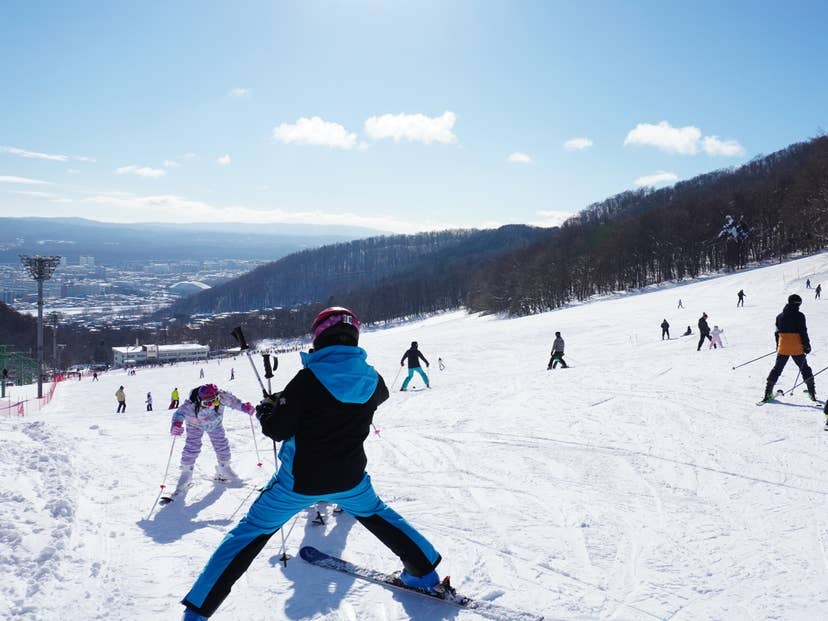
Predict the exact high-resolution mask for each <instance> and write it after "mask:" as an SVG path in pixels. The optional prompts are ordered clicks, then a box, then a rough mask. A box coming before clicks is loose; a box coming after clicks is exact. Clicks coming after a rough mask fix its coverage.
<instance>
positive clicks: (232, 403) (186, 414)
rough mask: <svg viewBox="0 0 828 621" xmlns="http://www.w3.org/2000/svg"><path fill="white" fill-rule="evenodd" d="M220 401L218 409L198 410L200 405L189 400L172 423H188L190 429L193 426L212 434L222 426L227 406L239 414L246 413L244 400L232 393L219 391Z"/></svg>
mask: <svg viewBox="0 0 828 621" xmlns="http://www.w3.org/2000/svg"><path fill="white" fill-rule="evenodd" d="M219 401H220V405H219V406H218V407H217V408H216V407H212V408H203V407H201V406H200V405H199V407H198V409H196V405H198V404H196V403H193V402H192V401H190V400H189V399H187V400H186V401H185V402H184V403H183V404H182V405H181V407H179V408H178V409H177V410H176V411H175V412H174V413H173V416H172V422H173V423H177V422H179V423H180V422H186V423H187V426H188V427H189V426H190V425H192V426H194V427H198V428H199V429H201V430H203V431H207V432H210V431H213V429H216V428H218V427H220V426H221V423H222V420H223V419H224V408H225V406H226V407H229V408H230V409H233V410H238V411H239V412H244V404H243V403H242V400H241V399H239V398H238V397H237V396H236V395H234V394H233V393H231V392H227V391H225V390H219Z"/></svg>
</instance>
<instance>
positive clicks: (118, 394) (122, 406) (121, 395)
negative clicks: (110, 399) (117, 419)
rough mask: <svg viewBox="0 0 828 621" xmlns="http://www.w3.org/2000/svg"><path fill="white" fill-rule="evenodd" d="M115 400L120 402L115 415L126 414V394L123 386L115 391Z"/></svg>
mask: <svg viewBox="0 0 828 621" xmlns="http://www.w3.org/2000/svg"><path fill="white" fill-rule="evenodd" d="M115 398H116V399H117V400H118V409H117V410H115V413H116V414H120V413H121V412H126V393H125V392H124V387H123V386H120V387H119V388H118V390H116V391H115Z"/></svg>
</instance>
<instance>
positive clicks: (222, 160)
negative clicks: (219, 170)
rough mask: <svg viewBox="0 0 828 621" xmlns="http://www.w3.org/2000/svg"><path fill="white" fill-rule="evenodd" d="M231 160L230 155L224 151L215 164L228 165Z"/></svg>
mask: <svg viewBox="0 0 828 621" xmlns="http://www.w3.org/2000/svg"><path fill="white" fill-rule="evenodd" d="M231 162H232V160H231V159H230V156H229V155H228V154H226V153H225V154H224V155H222V156H221V157H220V158H218V159H217V160H216V164H218V165H219V166H230V163H231Z"/></svg>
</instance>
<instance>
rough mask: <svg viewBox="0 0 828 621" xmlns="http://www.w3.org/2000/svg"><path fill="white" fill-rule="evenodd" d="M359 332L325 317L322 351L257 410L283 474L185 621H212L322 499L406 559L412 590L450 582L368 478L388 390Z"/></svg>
mask: <svg viewBox="0 0 828 621" xmlns="http://www.w3.org/2000/svg"><path fill="white" fill-rule="evenodd" d="M359 327H360V323H359V319H357V317H356V315H354V313H353V312H351V311H350V310H348V309H346V308H342V307H332V308H327V309H325V310H323V311H322V312H321V313H319V315H318V316H317V317H316V319H315V320H314V322H313V324H312V327H311V331H312V333H313V348H314V350H313V353H308V354H306V353H302V354H301V356H302V366H303V367H304V368H303V369H302V370H300V371H299V372H298V373H297V374H296V375H295V376H294V377H293V379H292V380H290V382H288V384H287V386H285V389H284V390H283V391H282V392H280V393H278V394H275V395H273V396H272V397H270V398H268V399H265V400H264V401H262V403H260V404H259V405H258V406H257V408H256V415H257V416H258V418H259V420H260V421H261V424H262V432H263V433H264V434H265V435H266V436H268V437H271V438H273V439H274V440H277V441H281V442H282V448H281V450H280V451H279V458H280V461H281V467H280V468H279V471H278V472H277V473H276V474H275V475H274V476H273V478H272V479H271V480H270V482H269V483H268V484H267V485H266V486H265V488H264V490H263V491H262V493H261V494H260V495H259V497H258V498H257V499H256V501H255V502H254V503H253V504H252V505H251V507H250V510H249V511H248V512H247V515H246V516H245V517H244V518H243V519H242V521H241V522H240V523H239V524H238V525H237V526H236V527H235V528H234V529H233V530H231V531H230V532H229V533H227V535H226V536H225V537H224V539H223V540H222V542H221V543H220V544H219V547H218V548H217V549H216V551H215V552H213V555H212V556H211V557H210V560H209V561H208V562H207V565H206V567H205V568H204V569H203V570H202V572H201V575H200V576H199V577H198V579H197V580H196V582H195V584H194V585H193V587H192V589H190V592H189V593H187V595H186V596H185V598H184V600H183V601H182V603H183V604H184V605H185V606H186V610H185V612H184V616H183V621H202V620H203V619H206V618H207V617H210V616H211V615H212V614H213V613H214V612H215V611H216V609H217V608H218V607H219V606H220V605H221V603H222V602H223V601H224V599H225V598H226V597H227V596H228V595H229V594H230V590H231V589H232V588H233V584H234V583H235V582H236V580H238V579H239V578H240V577H241V576H242V574H244V572H245V571H247V568H248V567H249V566H250V564H251V563H252V562H253V559H254V558H255V557H256V555H257V554H258V553H259V552H261V551H262V548H264V546H265V545H266V544H267V542H268V540H269V539H270V537H272V536H273V534H274V533H275V532H276V531H277V530H279V529H280V528H281V527H282V526H283V525H284V524H285V522H287V521H288V520H289V519H290V518H291V517H293V515H294V514H296V513H297V512H299V511H301V510H302V509H305V508H306V507H310V506H312V505H314V504H316V503H319V502H322V501H327V502H332V503H337V504H338V505H339V506H340V507H341V508H342V509H343V510H344V511H346V512H347V513H349V514H350V515H353V516H354V517H355V518H356V519H357V520H358V521H359V522H360V523H361V524H362V525H363V526H365V527H366V528H367V529H368V530H369V531H371V533H372V534H373V535H374V536H376V537H377V538H378V539H379V540H380V541H381V542H382V543H383V544H385V545H386V546H387V547H388V548H389V549H391V551H392V552H393V553H394V554H396V555H397V556H398V557H399V558H400V561H401V562H402V564H403V567H404V570H403V571H402V573H401V574H400V580H401V581H402V582H403V583H404V584H406V585H408V586H410V587H415V588H420V589H422V590H426V591H429V590H435V587H437V585H438V584H440V578H439V576H438V575H437V571H436V570H435V567H437V564H438V563H439V562H440V554H439V553H438V552H437V551H436V550H435V549H434V547H433V546H432V545H431V543H429V541H428V540H427V539H426V538H425V537H424V536H423V535H422V534H420V533H419V532H418V531H417V530H415V529H414V527H413V526H411V525H410V524H409V523H408V522H407V521H406V520H405V519H403V518H402V516H400V515H399V514H398V513H396V512H395V511H394V510H393V509H391V508H390V507H389V506H388V505H386V504H385V503H384V502H383V501H382V500H380V498H379V496H377V493H376V492H375V491H374V487H373V485H372V484H371V477H369V476H368V474H367V473H366V472H365V466H366V463H367V458H366V455H365V450H364V448H363V442H364V441H365V438H367V437H368V434H369V432H370V430H371V422H372V420H373V416H374V411H375V410H376V409H377V407H378V406H379V405H380V404H381V403H382V402H383V401H385V400H387V399H388V388H387V387H386V386H385V382H384V381H383V379H382V377H381V376H380V375H379V374H378V373H377V372H376V370H375V369H374V368H373V367H372V366H371V365H369V364H368V363H367V361H366V358H367V354H366V352H365V350H364V349H361V348H360V347H358V341H359ZM444 584H445V583H444Z"/></svg>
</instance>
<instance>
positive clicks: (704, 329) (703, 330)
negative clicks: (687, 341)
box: [699, 315, 710, 336]
mask: <svg viewBox="0 0 828 621" xmlns="http://www.w3.org/2000/svg"><path fill="white" fill-rule="evenodd" d="M699 333H700V334H701V335H702V336H705V335H708V334H710V326H708V325H707V319H706V318H705V316H704V315H702V316H701V317H699Z"/></svg>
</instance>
